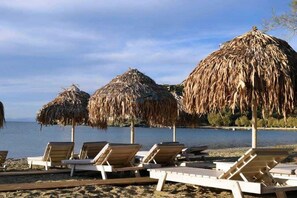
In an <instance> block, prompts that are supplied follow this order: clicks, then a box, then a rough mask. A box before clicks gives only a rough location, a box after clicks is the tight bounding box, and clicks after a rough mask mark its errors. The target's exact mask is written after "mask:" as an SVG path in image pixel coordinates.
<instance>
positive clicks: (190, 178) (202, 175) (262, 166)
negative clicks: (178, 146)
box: [149, 148, 297, 198]
mask: <svg viewBox="0 0 297 198" xmlns="http://www.w3.org/2000/svg"><path fill="white" fill-rule="evenodd" d="M288 155H289V150H288V149H258V148H257V149H250V150H248V151H247V152H246V153H245V154H244V155H243V156H242V157H241V158H239V160H238V161H237V162H236V163H234V164H233V165H232V166H231V167H230V168H229V169H228V170H227V171H225V172H224V171H218V170H211V169H201V168H190V167H168V168H157V169H150V170H149V171H150V177H151V178H154V179H158V180H159V182H158V185H157V190H158V191H161V190H162V188H163V185H164V183H165V181H173V182H181V183H187V184H194V185H200V186H205V187H212V188H220V189H226V190H231V191H232V193H233V196H234V197H235V198H242V197H243V194H242V192H247V193H254V194H266V193H276V195H277V197H286V194H285V192H286V191H292V190H297V182H292V181H289V180H282V179H277V178H274V177H272V176H271V174H270V173H269V170H271V169H272V168H273V167H275V166H276V165H277V164H278V163H279V162H281V161H282V160H283V159H285V158H286V157H287V156H288Z"/></svg>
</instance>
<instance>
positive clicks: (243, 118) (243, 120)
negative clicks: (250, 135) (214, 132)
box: [235, 115, 251, 127]
mask: <svg viewBox="0 0 297 198" xmlns="http://www.w3.org/2000/svg"><path fill="white" fill-rule="evenodd" d="M235 124H236V125H237V126H245V127H247V126H251V121H250V120H249V119H248V117H247V116H245V115H244V116H241V117H239V118H237V119H236V120H235Z"/></svg>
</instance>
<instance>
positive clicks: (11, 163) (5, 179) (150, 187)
mask: <svg viewBox="0 0 297 198" xmlns="http://www.w3.org/2000/svg"><path fill="white" fill-rule="evenodd" d="M281 147H286V148H287V147H289V148H297V145H287V146H281ZM247 150H248V148H231V149H209V150H208V153H209V157H207V158H206V161H209V162H211V161H214V160H227V161H234V160H236V159H237V158H238V157H240V156H241V155H242V154H243V153H244V152H246V151H247ZM287 161H289V162H291V163H293V162H294V161H295V157H294V155H293V156H291V157H289V158H288V160H287ZM6 163H7V166H8V168H7V172H12V171H26V170H30V169H29V167H28V165H27V161H26V159H8V160H7V162H6ZM33 169H35V170H41V167H34V168H33ZM121 176H122V177H130V176H131V175H129V174H128V175H127V174H124V175H121ZM113 177H114V178H118V177H119V175H118V174H113V175H110V178H113ZM85 179H88V180H89V179H101V176H100V173H98V172H84V173H77V174H76V175H75V176H74V177H70V176H69V173H59V174H41V175H22V176H3V175H1V176H0V184H15V185H18V183H24V182H26V183H34V182H44V181H47V182H48V181H51V182H54V181H65V182H66V181H76V180H85ZM155 189H156V184H146V185H128V186H127V185H126V186H123V185H101V186H99V185H92V186H80V187H74V188H62V189H50V190H19V191H13V192H0V198H2V197H51V198H52V197H134V198H135V197H210V198H214V197H219V198H223V197H224V198H225V197H227V198H228V197H232V194H231V192H230V191H223V190H219V189H213V188H205V187H199V186H194V185H186V184H180V183H171V182H166V184H165V186H164V189H163V191H162V192H157V191H155ZM287 195H288V197H297V191H296V192H290V193H287ZM244 197H249V198H254V197H265V198H266V197H267V198H269V197H275V195H274V194H269V195H264V196H263V195H261V196H259V195H251V194H246V193H245V194H244Z"/></svg>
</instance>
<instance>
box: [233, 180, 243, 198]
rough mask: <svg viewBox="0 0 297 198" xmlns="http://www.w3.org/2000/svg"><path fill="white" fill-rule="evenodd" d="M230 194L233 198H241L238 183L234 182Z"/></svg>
mask: <svg viewBox="0 0 297 198" xmlns="http://www.w3.org/2000/svg"><path fill="white" fill-rule="evenodd" d="M232 194H233V197H236V198H237V197H238V198H243V194H242V192H241V189H240V186H239V184H238V182H234V185H233V186H232Z"/></svg>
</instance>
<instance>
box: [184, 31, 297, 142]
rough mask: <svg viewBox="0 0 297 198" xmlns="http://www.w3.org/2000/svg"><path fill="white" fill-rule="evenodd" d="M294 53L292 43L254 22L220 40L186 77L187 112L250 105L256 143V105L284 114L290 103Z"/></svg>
mask: <svg viewBox="0 0 297 198" xmlns="http://www.w3.org/2000/svg"><path fill="white" fill-rule="evenodd" d="M296 75H297V56H296V52H295V51H294V50H293V49H292V47H290V45H289V44H288V43H287V42H286V41H283V40H281V39H278V38H275V37H273V36H269V35H267V34H264V33H262V32H261V31H259V30H257V28H256V27H254V28H253V30H252V31H250V32H247V33H246V34H244V35H242V36H239V37H236V38H234V39H233V40H231V41H229V42H226V43H224V44H223V45H222V46H221V48H220V49H219V50H217V51H215V52H213V53H212V54H210V55H209V56H208V57H206V58H205V59H204V60H202V61H201V62H200V63H199V64H198V66H197V67H196V68H195V69H194V71H193V72H192V73H191V74H190V75H189V77H188V78H187V79H186V80H185V82H184V86H185V87H184V99H185V100H184V103H185V105H186V109H187V110H188V111H189V112H192V113H197V114H203V113H208V112H211V111H217V110H221V109H224V108H226V107H227V108H230V109H232V110H233V111H234V109H235V108H239V109H240V110H241V111H243V110H247V109H248V108H251V109H252V134H253V135H252V136H253V138H252V147H253V148H255V147H256V145H257V136H256V132H257V108H258V107H262V110H264V111H266V112H270V113H272V112H273V111H276V112H278V113H279V114H284V115H286V114H287V113H289V112H290V111H292V110H293V109H294V105H295V104H296V89H297V84H296V83H297V76H296Z"/></svg>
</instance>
